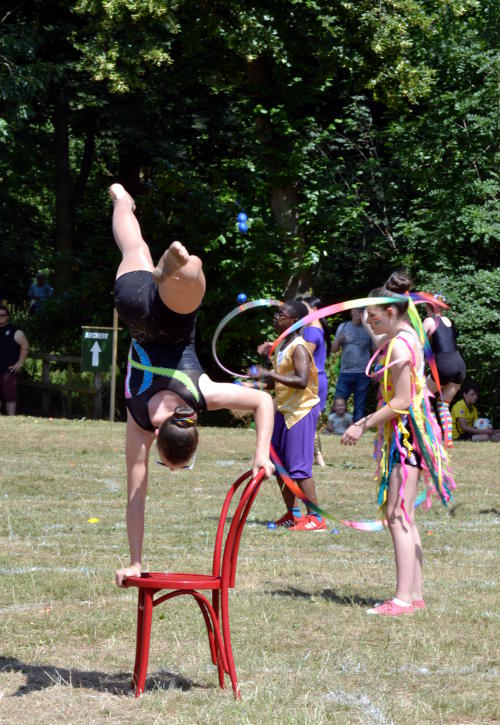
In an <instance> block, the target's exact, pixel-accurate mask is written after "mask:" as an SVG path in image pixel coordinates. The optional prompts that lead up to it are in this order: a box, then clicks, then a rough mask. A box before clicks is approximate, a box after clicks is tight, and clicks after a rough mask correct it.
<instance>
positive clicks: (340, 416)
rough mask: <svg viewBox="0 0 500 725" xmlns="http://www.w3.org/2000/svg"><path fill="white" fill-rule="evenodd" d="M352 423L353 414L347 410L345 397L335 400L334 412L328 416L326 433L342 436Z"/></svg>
mask: <svg viewBox="0 0 500 725" xmlns="http://www.w3.org/2000/svg"><path fill="white" fill-rule="evenodd" d="M350 425H352V415H351V414H350V413H348V412H347V405H346V402H345V400H344V399H343V398H336V399H335V400H334V401H333V406H332V412H331V413H330V415H329V416H328V422H327V424H326V429H325V433H333V434H334V435H339V436H341V435H342V434H343V433H345V432H346V430H347V429H348V428H349V426H350Z"/></svg>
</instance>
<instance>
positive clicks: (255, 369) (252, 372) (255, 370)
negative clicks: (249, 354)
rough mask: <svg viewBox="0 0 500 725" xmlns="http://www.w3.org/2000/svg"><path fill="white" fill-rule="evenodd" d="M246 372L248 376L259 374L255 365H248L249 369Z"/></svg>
mask: <svg viewBox="0 0 500 725" xmlns="http://www.w3.org/2000/svg"><path fill="white" fill-rule="evenodd" d="M248 372H249V373H250V375H257V373H258V372H259V370H258V368H257V365H250V369H249V371H248Z"/></svg>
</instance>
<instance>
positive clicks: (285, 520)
mask: <svg viewBox="0 0 500 725" xmlns="http://www.w3.org/2000/svg"><path fill="white" fill-rule="evenodd" d="M303 518H305V516H301V517H300V518H299V519H297V518H296V517H295V516H294V515H293V514H292V512H291V511H287V512H286V514H285V515H284V516H282V517H281V518H280V519H278V520H277V521H275V522H274V523H275V524H276V526H283V527H284V528H285V529H290V528H292V527H293V526H295V524H297V523H298V522H299V521H302V519H303Z"/></svg>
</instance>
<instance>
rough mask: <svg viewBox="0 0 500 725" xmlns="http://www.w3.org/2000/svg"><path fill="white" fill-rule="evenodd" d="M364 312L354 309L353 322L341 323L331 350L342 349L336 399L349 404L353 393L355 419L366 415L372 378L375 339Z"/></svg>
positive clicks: (352, 311) (352, 313) (352, 312)
mask: <svg viewBox="0 0 500 725" xmlns="http://www.w3.org/2000/svg"><path fill="white" fill-rule="evenodd" d="M362 314H363V310H359V309H353V310H351V321H349V322H342V323H341V324H340V325H339V326H338V328H337V332H336V333H335V340H334V341H333V344H332V352H337V351H338V350H339V349H340V348H342V354H341V357H340V373H339V377H338V380H337V387H336V389H335V400H336V399H337V398H342V399H343V400H345V402H346V404H347V402H348V400H349V397H350V396H351V393H354V411H353V420H354V422H356V421H357V420H360V418H362V417H363V416H364V414H365V408H366V399H367V397H368V389H369V387H370V378H369V377H368V376H367V375H366V373H365V370H366V366H367V364H368V361H369V360H370V356H371V349H372V341H371V338H370V335H369V333H368V332H367V331H366V330H365V328H364V326H363V324H362Z"/></svg>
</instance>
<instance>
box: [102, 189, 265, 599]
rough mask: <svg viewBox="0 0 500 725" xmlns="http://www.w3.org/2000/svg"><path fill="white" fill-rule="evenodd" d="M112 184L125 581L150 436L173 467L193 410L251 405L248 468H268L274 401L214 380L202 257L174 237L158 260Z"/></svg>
mask: <svg viewBox="0 0 500 725" xmlns="http://www.w3.org/2000/svg"><path fill="white" fill-rule="evenodd" d="M109 191H110V196H111V198H112V200H113V234H114V237H115V241H116V243H117V245H118V248H119V250H120V252H121V254H122V261H121V263H120V265H119V267H118V271H117V273H116V281H115V288H114V294H115V304H116V308H117V310H118V313H119V315H120V318H121V320H122V321H123V322H124V323H125V324H127V325H128V327H129V329H130V332H131V334H132V345H131V348H130V353H129V358H128V370H127V377H126V381H125V397H126V402H127V429H126V462H127V489H128V500H127V517H126V518H127V534H128V540H129V548H130V564H129V566H127V567H125V568H123V569H120V570H118V571H117V572H116V583H117V585H118V586H122V585H123V583H124V581H125V579H126V578H127V577H128V576H140V574H141V559H142V542H143V536H144V513H145V502H146V492H147V486H148V459H149V451H150V449H151V445H152V443H153V441H154V440H155V438H156V441H157V448H158V455H159V457H160V459H161V460H160V461H159V462H160V463H162V464H163V465H164V466H166V467H168V468H169V469H170V470H172V471H174V470H176V469H180V468H191V467H192V465H193V463H194V459H193V457H194V455H195V452H196V447H197V444H198V431H197V428H196V421H197V413H198V411H200V410H205V409H206V410H218V409H220V408H231V409H238V410H251V411H253V413H254V417H255V424H256V431H257V440H256V445H255V453H254V458H253V462H252V465H253V470H254V473H257V471H258V470H259V469H260V468H261V467H263V468H264V469H265V471H266V476H270V475H271V474H272V472H273V470H274V466H273V465H272V463H271V461H270V459H269V446H270V441H271V434H272V430H273V418H274V408H273V401H272V398H271V396H270V395H269V394H268V393H265V392H263V391H260V390H253V389H248V388H243V387H239V386H236V385H233V384H231V383H215V382H213V381H212V380H210V378H209V377H208V375H206V374H205V373H204V371H203V368H202V367H201V364H200V362H199V360H198V357H197V355H196V352H195V349H194V336H195V323H196V313H197V310H198V307H199V306H200V304H201V301H202V299H203V295H204V293H205V276H204V274H203V269H202V263H201V260H200V259H199V258H198V257H196V256H194V255H191V254H189V253H188V251H187V250H186V248H185V247H184V246H183V245H182V244H181V243H180V242H173V243H172V244H171V245H170V246H169V247H168V249H167V250H166V251H165V252H164V254H163V255H162V257H161V259H160V261H159V263H158V265H156V267H155V265H154V264H153V260H152V258H151V254H150V251H149V247H148V245H147V244H146V242H145V241H144V240H143V238H142V234H141V229H140V226H139V223H138V221H137V219H136V217H135V214H134V209H135V204H134V201H133V199H132V197H131V196H130V195H129V194H128V193H127V191H126V190H125V189H124V188H123V186H122V185H121V184H113V185H112V186H111V187H110V190H109Z"/></svg>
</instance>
